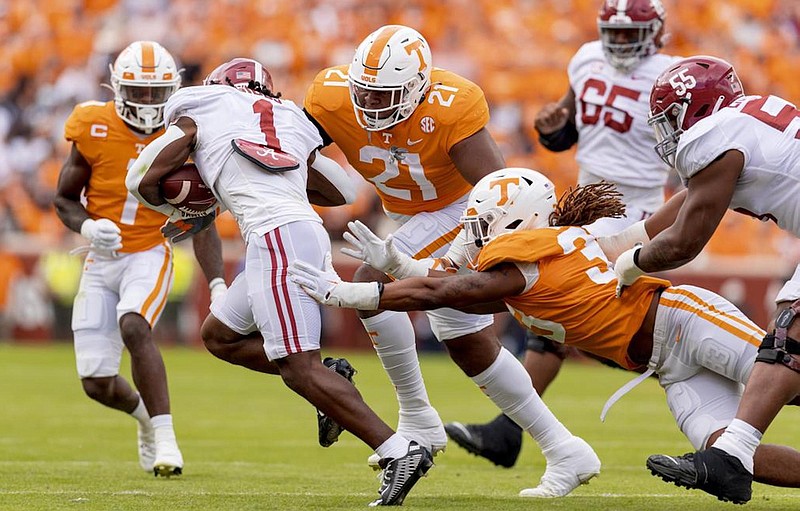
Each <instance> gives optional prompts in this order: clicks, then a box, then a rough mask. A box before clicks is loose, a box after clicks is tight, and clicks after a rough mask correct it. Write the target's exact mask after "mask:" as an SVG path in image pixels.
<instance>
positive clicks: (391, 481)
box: [369, 440, 433, 507]
mask: <svg viewBox="0 0 800 511" xmlns="http://www.w3.org/2000/svg"><path fill="white" fill-rule="evenodd" d="M379 465H380V468H382V469H383V472H382V473H381V487H380V488H379V489H378V493H379V494H380V497H379V498H378V499H377V500H375V501H373V502H370V504H369V505H370V507H375V506H401V505H402V504H403V500H405V498H406V495H408V492H409V491H411V488H413V487H414V485H415V484H417V481H419V478H420V477H422V476H424V475H425V474H426V473H427V472H428V470H430V468H431V467H432V466H433V456H432V455H431V453H430V451H429V450H428V449H426V448H424V447H423V446H421V445H419V444H418V443H417V442H414V441H413V440H412V441H411V443H410V445H409V446H408V452H407V453H406V455H405V456H403V457H400V458H384V459H382V460H380V462H379Z"/></svg>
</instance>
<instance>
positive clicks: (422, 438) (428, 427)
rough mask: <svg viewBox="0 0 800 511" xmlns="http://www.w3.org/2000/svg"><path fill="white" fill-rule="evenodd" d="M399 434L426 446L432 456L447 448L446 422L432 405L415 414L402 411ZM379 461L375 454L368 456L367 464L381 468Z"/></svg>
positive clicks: (398, 425)
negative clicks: (443, 421)
mask: <svg viewBox="0 0 800 511" xmlns="http://www.w3.org/2000/svg"><path fill="white" fill-rule="evenodd" d="M397 434H399V435H400V436H402V437H403V438H406V439H408V440H413V441H415V442H417V443H418V444H419V445H421V446H423V447H425V448H426V449H428V451H430V453H431V455H432V456H436V455H437V454H439V453H440V452H444V450H445V449H446V448H447V433H446V432H445V430H444V424H443V423H442V419H440V418H439V413H438V412H437V411H436V410H435V409H434V408H432V407H431V408H428V409H426V410H424V411H422V412H417V413H414V414H413V415H411V414H408V413H404V412H402V411H401V412H400V420H399V421H398V422H397ZM379 461H380V457H379V456H378V455H377V454H373V455H372V456H370V457H369V458H367V465H369V467H370V468H371V469H372V470H381V468H380V466H379V465H378V462H379Z"/></svg>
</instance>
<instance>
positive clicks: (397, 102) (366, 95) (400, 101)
mask: <svg viewBox="0 0 800 511" xmlns="http://www.w3.org/2000/svg"><path fill="white" fill-rule="evenodd" d="M349 84H350V98H351V100H352V102H353V108H354V109H355V113H356V120H357V121H358V124H359V125H360V126H361V127H362V128H364V129H365V130H367V131H380V130H385V129H387V128H390V127H392V126H394V125H395V124H397V123H399V122H402V121H404V120H406V119H408V118H409V117H410V116H411V114H412V113H414V109H416V108H417V105H418V104H419V103H420V101H421V100H422V97H423V95H424V94H425V90H426V89H427V88H428V83H426V80H425V76H424V75H423V74H422V73H419V74H418V75H417V76H415V77H413V78H412V79H410V80H408V81H407V82H405V83H403V84H400V85H388V86H382V85H372V84H368V83H365V82H361V81H357V80H354V79H353V78H352V77H351V78H350V80H349ZM375 96H377V97H378V100H377V101H374V105H370V104H369V101H370V99H373V98H374V97H375Z"/></svg>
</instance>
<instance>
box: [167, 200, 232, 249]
mask: <svg viewBox="0 0 800 511" xmlns="http://www.w3.org/2000/svg"><path fill="white" fill-rule="evenodd" d="M218 212H219V208H213V209H212V210H211V212H210V213H206V214H205V215H203V216H195V217H191V218H178V219H172V220H167V223H165V224H164V226H163V227H161V234H163V235H164V237H165V238H167V239H169V240H170V241H172V242H173V243H178V242H179V241H183V240H185V239H187V238H190V237H192V236H194V235H195V234H197V233H198V232H200V231H204V230H205V229H208V228H209V227H211V224H213V223H214V220H216V218H217V214H218Z"/></svg>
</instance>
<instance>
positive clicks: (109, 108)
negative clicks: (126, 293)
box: [64, 101, 167, 252]
mask: <svg viewBox="0 0 800 511" xmlns="http://www.w3.org/2000/svg"><path fill="white" fill-rule="evenodd" d="M162 133H164V130H163V129H161V130H157V131H155V132H153V133H151V134H150V135H143V134H142V135H139V134H137V133H136V132H134V131H133V130H131V128H129V127H128V125H127V124H125V122H124V121H123V120H122V119H120V118H119V116H118V115H117V112H116V110H115V109H114V102H113V101H109V102H107V103H101V102H98V101H87V102H85V103H81V104H79V105H78V106H76V107H75V109H74V110H73V111H72V113H71V114H70V116H69V117H68V118H67V122H66V123H65V125H64V137H65V138H66V139H67V140H68V141H70V142H72V143H73V144H74V145H75V147H76V148H77V150H78V152H80V153H81V156H83V158H84V159H85V160H86V162H87V163H88V164H89V165H90V166H91V167H92V173H91V176H89V181H88V183H87V184H86V189H85V190H84V194H85V196H86V212H87V213H89V216H90V217H91V218H92V219H95V220H96V219H98V218H107V219H109V220H111V221H112V222H114V223H115V224H117V226H118V227H119V228H120V232H121V235H122V249H121V250H120V252H142V251H144V250H148V249H151V248H153V247H155V246H157V245H159V244H161V243H164V237H163V236H162V235H161V231H160V230H159V229H160V228H161V226H162V225H164V222H165V221H166V219H167V218H166V217H165V216H164V215H162V214H161V213H158V212H156V211H153V210H152V209H149V208H146V207H144V206H141V205H140V204H139V202H138V201H137V200H136V199H135V198H134V197H133V195H131V194H129V193H128V189H127V188H126V187H125V176H126V175H127V170H128V166H130V165H131V164H132V163H133V162H134V161H136V158H137V157H138V156H139V153H140V152H142V149H144V147H145V146H146V145H147V144H149V143H150V142H152V141H153V140H155V139H156V138H158V137H159V136H160V135H161V134H162Z"/></svg>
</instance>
